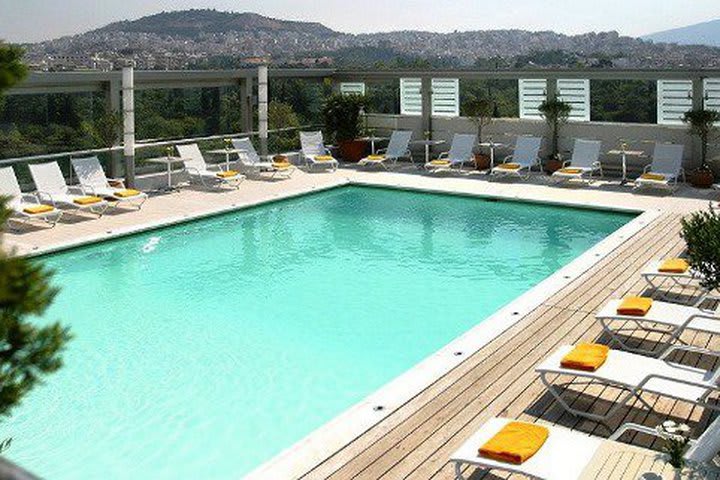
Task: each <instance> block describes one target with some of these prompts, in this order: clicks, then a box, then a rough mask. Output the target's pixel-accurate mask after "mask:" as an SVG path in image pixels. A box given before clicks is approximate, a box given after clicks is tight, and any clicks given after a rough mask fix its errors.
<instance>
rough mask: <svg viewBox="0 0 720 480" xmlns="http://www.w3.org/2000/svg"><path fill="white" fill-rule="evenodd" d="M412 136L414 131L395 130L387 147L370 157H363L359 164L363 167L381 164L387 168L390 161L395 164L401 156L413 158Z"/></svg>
mask: <svg viewBox="0 0 720 480" xmlns="http://www.w3.org/2000/svg"><path fill="white" fill-rule="evenodd" d="M411 138H412V131H409V130H395V131H393V132H392V134H390V141H389V142H388V146H387V148H385V149H380V150H378V151H377V153H376V154H375V155H374V156H373V155H371V156H370V157H365V158H363V159H362V160H360V161H359V162H358V165H359V166H361V167H364V166H368V165H371V166H373V165H374V166H377V165H380V166H381V167H383V168H384V169H385V170H387V168H388V163H391V164H392V165H393V166H394V165H395V164H396V163H397V161H398V160H399V159H401V158H410V159H412V156H411V154H410V149H409V148H408V146H409V145H410V139H411Z"/></svg>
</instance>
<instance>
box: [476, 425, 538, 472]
mask: <svg viewBox="0 0 720 480" xmlns="http://www.w3.org/2000/svg"><path fill="white" fill-rule="evenodd" d="M549 434H550V431H549V430H548V429H547V428H546V427H543V426H541V425H534V424H532V423H524V422H510V423H508V424H507V425H505V426H504V427H503V428H502V430H500V431H499V432H498V433H496V434H495V436H493V437H492V438H491V439H490V440H488V441H487V442H486V443H485V444H484V445H483V446H482V447H480V449H479V450H478V453H479V454H480V456H481V457H485V458H490V459H492V460H497V461H500V462H506V463H512V464H514V465H520V464H521V463H523V462H524V461H526V460H527V459H529V458H530V457H532V456H533V455H535V454H536V453H537V452H538V450H540V447H542V446H543V444H544V443H545V441H546V440H547V438H548V435H549Z"/></svg>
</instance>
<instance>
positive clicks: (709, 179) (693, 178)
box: [690, 168, 715, 188]
mask: <svg viewBox="0 0 720 480" xmlns="http://www.w3.org/2000/svg"><path fill="white" fill-rule="evenodd" d="M690 183H691V184H692V186H693V187H695V188H710V187H712V185H713V183H715V175H713V172H712V170H708V169H706V168H702V169H697V170H695V171H694V172H692V173H691V174H690Z"/></svg>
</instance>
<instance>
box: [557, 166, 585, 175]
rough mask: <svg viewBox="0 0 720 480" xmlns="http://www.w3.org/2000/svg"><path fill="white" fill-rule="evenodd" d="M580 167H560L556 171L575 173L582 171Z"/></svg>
mask: <svg viewBox="0 0 720 480" xmlns="http://www.w3.org/2000/svg"><path fill="white" fill-rule="evenodd" d="M582 172H583V171H582V168H572V167H570V168H561V169H560V170H558V173H566V174H568V175H577V174H578V173H582Z"/></svg>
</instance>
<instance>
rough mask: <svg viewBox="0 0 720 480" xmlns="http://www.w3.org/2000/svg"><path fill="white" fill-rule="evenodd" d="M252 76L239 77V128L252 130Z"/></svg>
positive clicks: (244, 130)
mask: <svg viewBox="0 0 720 480" xmlns="http://www.w3.org/2000/svg"><path fill="white" fill-rule="evenodd" d="M252 82H253V80H252V77H245V78H242V79H240V130H241V131H242V132H243V133H245V132H252V131H253V122H252Z"/></svg>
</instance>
